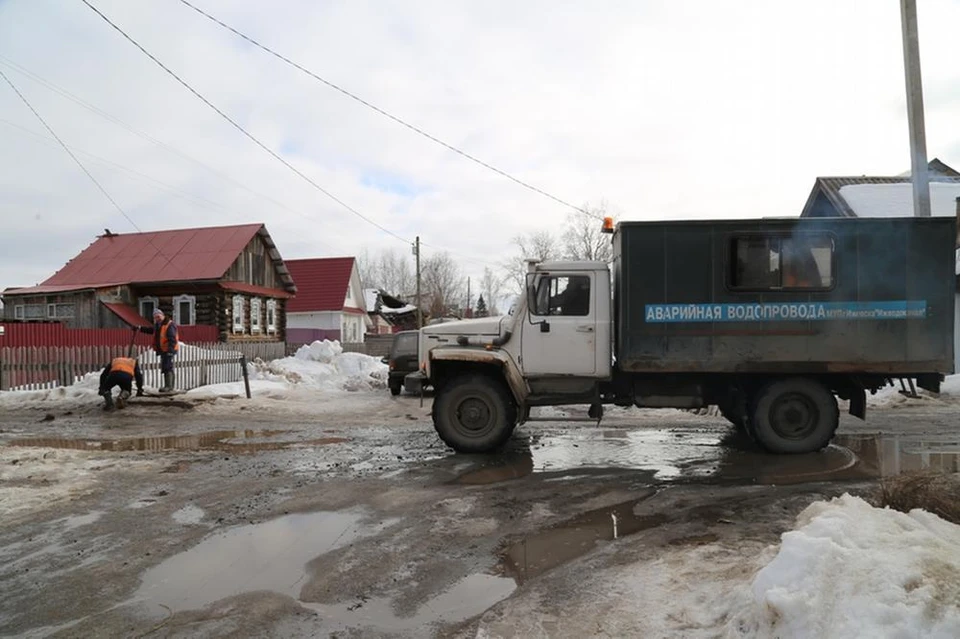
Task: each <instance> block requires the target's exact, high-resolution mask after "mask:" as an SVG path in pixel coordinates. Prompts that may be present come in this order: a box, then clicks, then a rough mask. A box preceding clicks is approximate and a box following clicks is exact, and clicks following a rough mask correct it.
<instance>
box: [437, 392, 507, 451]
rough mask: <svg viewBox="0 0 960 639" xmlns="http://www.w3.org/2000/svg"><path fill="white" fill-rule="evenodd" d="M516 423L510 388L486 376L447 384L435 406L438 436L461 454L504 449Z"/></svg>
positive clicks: (439, 394)
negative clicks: (502, 447) (501, 447)
mask: <svg viewBox="0 0 960 639" xmlns="http://www.w3.org/2000/svg"><path fill="white" fill-rule="evenodd" d="M516 424H517V405H516V403H515V402H514V401H513V397H512V396H511V395H510V392H509V391H508V390H507V388H506V387H505V386H504V385H503V384H502V383H501V382H499V381H497V380H495V379H492V378H491V377H488V376H486V375H478V374H474V375H464V376H462V377H458V378H456V379H454V380H453V381H451V382H450V383H448V384H445V385H444V386H443V387H442V388H441V389H440V390H439V393H438V395H437V398H436V400H435V401H434V405H433V426H434V428H436V429H437V434H438V435H440V439H442V440H443V441H444V443H446V444H447V446H449V447H450V448H452V449H454V450H455V451H457V452H458V453H486V452H490V451H493V450H496V449H497V448H499V447H500V446H502V445H503V444H504V443H506V441H507V440H508V439H510V435H511V434H513V429H514V427H515V426H516Z"/></svg>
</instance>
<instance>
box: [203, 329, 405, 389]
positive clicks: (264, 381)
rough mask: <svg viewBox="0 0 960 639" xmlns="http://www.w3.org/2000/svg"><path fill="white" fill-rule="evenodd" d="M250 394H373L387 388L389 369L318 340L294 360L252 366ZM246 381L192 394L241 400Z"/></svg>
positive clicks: (296, 354) (338, 344)
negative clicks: (351, 392)
mask: <svg viewBox="0 0 960 639" xmlns="http://www.w3.org/2000/svg"><path fill="white" fill-rule="evenodd" d="M248 366H249V371H250V391H251V394H252V395H254V396H258V397H268V398H272V399H287V398H289V397H290V394H291V393H292V392H295V391H300V390H303V391H311V392H310V397H311V398H315V397H316V391H321V392H328V393H329V392H343V391H372V390H380V389H384V388H386V386H387V376H388V369H387V366H386V365H385V364H383V363H382V362H381V361H380V360H379V359H378V358H376V357H371V356H369V355H364V354H362V353H344V352H343V347H342V346H340V343H339V342H331V341H328V340H323V341H316V342H314V343H312V344H309V345H306V346H301V347H300V349H299V350H298V351H297V352H296V353H295V354H294V355H293V356H292V357H284V358H283V359H277V360H273V361H270V362H264V361H261V360H257V361H255V362H251V363H250V364H249V365H248ZM244 392H245V390H244V386H243V382H239V383H231V384H217V385H215V386H203V387H201V388H196V389H194V390H192V391H190V392H189V395H191V396H193V397H238V396H241V395H243V394H244Z"/></svg>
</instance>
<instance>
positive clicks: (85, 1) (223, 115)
mask: <svg viewBox="0 0 960 639" xmlns="http://www.w3.org/2000/svg"><path fill="white" fill-rule="evenodd" d="M81 2H83V4H85V5H87V7H88V8H89V9H90V10H91V11H93V12H94V13H96V14H97V15H98V16H100V17H101V18H102V19H103V21H104V22H106V23H107V24H109V25H110V26H111V27H113V28H114V29H115V30H116V31H117V32H118V33H119V34H120V35H122V36H123V37H124V38H125V39H126V40H127V41H129V42H130V43H131V44H132V45H133V46H135V47H137V49H139V50H140V52H141V53H143V54H144V55H145V56H147V57H148V58H150V59H151V60H153V62H154V63H155V64H156V65H157V66H159V67H160V68H161V69H163V70H164V71H166V72H167V74H169V75H170V76H171V77H172V78H173V79H175V80H176V81H177V82H179V83H180V84H181V85H182V86H183V87H184V88H185V89H187V90H188V91H189V92H190V93H192V94H193V95H194V96H195V97H196V98H197V99H199V100H200V101H201V102H203V103H204V104H206V105H207V106H208V107H210V108H211V109H213V110H214V111H215V112H216V113H217V115H219V116H220V117H221V118H223V119H224V120H226V121H227V122H229V123H230V124H231V125H232V126H233V127H234V128H235V129H237V130H238V131H240V132H241V133H242V134H243V135H245V136H246V137H247V138H249V139H250V140H251V141H252V142H253V143H254V144H256V145H257V146H259V147H260V148H261V149H263V150H264V151H266V152H267V153H269V154H270V156H271V157H273V158H274V159H275V160H277V161H278V162H280V163H281V164H283V165H284V166H285V167H287V168H288V169H289V170H291V171H293V172H294V173H296V174H297V175H298V176H299V177H300V178H301V179H303V180H304V181H305V182H307V183H308V184H309V185H310V186H312V187H313V188H315V189H316V190H318V191H320V192H321V193H323V194H324V195H326V196H327V197H328V198H330V199H331V200H333V201H334V202H336V203H337V204H339V205H340V206H342V207H343V208H344V209H346V210H347V211H350V212H351V213H353V214H354V215H356V216H357V217H359V218H360V219H361V220H363V221H364V222H367V223H368V224H370V225H372V226H375V227H376V228H378V229H380V230H381V231H383V232H384V233H386V234H387V235H391V236H393V237H395V238H396V239H398V240H400V241H401V242H405V243H407V244H410V243H411V242H410V241H409V240H407V239H406V238H403V237H401V236H400V235H397V234H396V233H394V232H393V231H391V230H389V229H387V228H386V227H384V226H381V225H380V224H378V223H377V222H375V221H373V220H371V219H370V218H368V217H367V216H365V215H364V214H363V213H361V212H360V211H358V210H356V209H355V208H353V207H352V206H350V205H349V204H347V203H346V202H344V201H343V200H341V199H340V198H338V197H337V196H335V195H334V194H333V193H331V192H330V191H328V190H326V189H325V188H323V187H322V186H320V185H319V184H317V183H316V182H315V181H314V180H313V179H311V178H310V177H309V176H308V175H306V174H305V173H303V172H302V171H300V169H298V168H297V167H295V166H293V165H292V164H290V163H289V162H287V161H286V160H284V159H283V158H282V157H281V156H280V155H279V154H277V153H276V152H275V151H274V150H273V149H271V148H270V147H268V146H267V145H266V144H264V143H263V142H261V141H260V140H259V139H258V138H256V137H255V136H254V135H253V134H252V133H250V132H249V131H247V130H246V129H244V128H243V127H242V126H241V125H240V124H238V123H237V122H236V121H235V120H233V119H232V118H231V117H230V116H229V115H227V114H226V113H224V112H223V111H221V110H220V109H219V108H218V107H217V106H216V105H214V104H213V103H212V102H210V100H208V99H207V98H205V97H203V95H201V94H200V93H199V92H198V91H197V90H196V89H194V88H193V87H192V86H190V85H189V84H188V83H187V82H186V81H185V80H184V79H183V78H181V77H180V76H179V75H177V74H176V73H174V72H173V71H172V70H171V69H170V68H169V67H167V66H166V65H165V64H163V62H161V61H160V60H159V59H157V58H156V56H154V55H153V54H152V53H150V52H149V51H147V50H146V49H145V48H143V46H141V45H140V43H139V42H137V41H136V40H134V39H133V38H132V37H131V36H129V35H127V33H126V32H125V31H124V30H123V29H121V28H120V27H119V26H117V25H116V24H115V23H114V22H113V21H111V20H110V18H108V17H107V16H105V15H104V14H103V13H101V12H100V10H99V9H97V8H96V7H95V6H93V5H92V4H90V2H88V0H81Z"/></svg>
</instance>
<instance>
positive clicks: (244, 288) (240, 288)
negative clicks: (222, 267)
mask: <svg viewBox="0 0 960 639" xmlns="http://www.w3.org/2000/svg"><path fill="white" fill-rule="evenodd" d="M220 288H222V289H223V290H225V291H233V292H235V293H250V294H251V295H261V296H263V297H276V298H287V297H293V293H290V292H288V291H285V290H283V289H282V288H267V287H266V286H257V285H255V284H247V283H246V282H220Z"/></svg>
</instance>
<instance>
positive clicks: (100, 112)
mask: <svg viewBox="0 0 960 639" xmlns="http://www.w3.org/2000/svg"><path fill="white" fill-rule="evenodd" d="M0 64H3V65H4V66H7V67H8V68H10V69H13V70H14V71H17V72H19V73H22V74H24V75H25V76H27V77H28V78H30V79H31V80H33V81H35V82H38V83H39V84H40V85H41V86H44V87H46V88H47V89H50V90H51V91H53V92H54V93H57V94H59V95H61V96H62V97H64V98H66V99H68V100H70V101H72V102H74V103H76V104H78V105H80V106H82V107H83V108H85V109H87V110H88V111H90V112H92V113H95V114H97V115H99V116H100V117H102V118H104V119H106V120H107V121H109V122H112V123H114V124H116V125H117V126H119V127H121V128H123V129H126V130H127V131H129V132H130V133H133V134H134V135H137V136H139V137H141V138H143V139H145V140H147V141H149V142H151V143H153V144H155V145H157V146H159V147H161V148H163V149H165V150H167V151H169V152H170V153H174V154H176V155H178V156H180V157H182V158H184V159H186V160H189V161H190V162H193V163H195V164H197V165H199V166H202V167H203V168H205V169H207V170H208V171H210V172H211V173H213V174H214V175H216V176H218V177H220V178H221V179H223V180H226V181H227V182H230V183H231V184H233V185H235V186H237V187H239V188H241V189H243V190H245V191H247V192H248V193H252V194H253V195H256V196H258V197H261V198H263V199H265V200H267V201H269V202H272V203H273V204H275V205H277V206H278V207H280V208H282V209H284V210H285V211H288V212H290V213H295V214H297V215H300V216H303V217H307V218H309V217H310V216H309V215H308V214H307V213H304V212H303V211H298V210H296V209H293V208H290V207H289V206H287V205H286V204H284V203H283V202H280V201H279V200H276V199H274V198H272V197H270V196H269V195H266V194H264V193H260V192H259V191H255V190H254V189H251V188H250V187H249V186H247V185H246V184H244V183H243V182H240V181H239V180H235V179H234V178H232V177H230V176H229V175H227V174H225V173H222V172H220V171H218V170H217V169H215V168H213V167H212V166H210V165H209V164H206V163H205V162H203V161H201V160H198V159H197V158H195V157H192V156H191V155H189V154H187V153H185V152H183V151H181V150H179V149H177V148H175V147H173V146H170V145H169V144H166V143H165V142H163V141H161V140H158V139H156V138H154V137H153V136H151V135H149V134H147V133H144V132H143V131H140V130H138V129H136V128H134V127H133V126H131V125H129V124H127V123H126V122H124V121H123V120H121V119H119V118H117V117H116V116H113V115H111V114H110V113H107V112H106V111H104V110H103V109H100V108H99V107H97V106H96V105H94V104H91V103H89V102H87V101H86V100H84V99H83V98H80V97H79V96H77V95H75V94H73V93H70V92H69V91H67V90H66V89H64V88H63V87H59V86H57V85H56V84H54V83H53V82H50V81H49V80H46V79H44V78H42V77H41V76H39V75H37V74H36V73H34V72H32V71H30V70H29V69H27V68H25V67H23V66H21V65H19V64H17V63H16V62H14V61H12V60H10V59H9V58H7V57H5V56H3V55H0ZM88 155H91V154H88ZM94 157H95V156H94Z"/></svg>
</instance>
